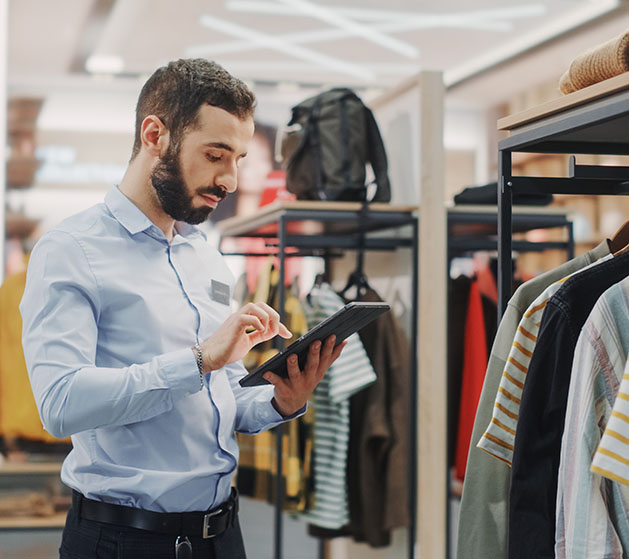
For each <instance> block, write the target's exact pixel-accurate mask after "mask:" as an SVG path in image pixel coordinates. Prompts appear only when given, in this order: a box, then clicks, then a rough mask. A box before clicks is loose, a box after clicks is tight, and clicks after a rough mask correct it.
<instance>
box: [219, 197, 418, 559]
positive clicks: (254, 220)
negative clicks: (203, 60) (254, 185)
mask: <svg viewBox="0 0 629 559" xmlns="http://www.w3.org/2000/svg"><path fill="white" fill-rule="evenodd" d="M304 222H314V223H316V224H318V232H317V233H316V234H311V235H305V234H301V233H295V232H293V231H292V229H294V224H298V223H304ZM269 225H273V226H274V230H272V231H270V232H269V229H268V226H269ZM218 228H219V230H220V233H221V238H220V242H219V250H221V252H223V254H225V255H229V254H239V255H242V254H247V255H249V256H267V255H269V254H274V255H276V256H277V257H278V258H279V261H280V282H279V309H278V310H279V313H280V317H281V319H282V320H283V319H284V314H285V312H284V304H285V295H286V294H285V283H284V281H283V278H284V277H285V270H286V258H287V257H291V256H293V255H295V254H298V255H299V256H306V255H309V256H323V257H325V256H326V255H327V254H328V253H329V251H331V250H337V251H338V250H343V251H347V250H353V251H358V253H357V258H358V261H359V269H360V267H361V266H360V264H361V259H362V258H363V251H367V250H385V251H394V250H397V249H400V248H406V249H410V252H411V259H410V261H411V270H410V274H411V294H410V295H411V317H412V320H411V331H410V340H409V341H410V348H411V350H410V355H409V360H410V364H411V384H412V385H411V386H410V387H409V394H410V395H411V401H410V417H411V424H410V429H409V431H410V434H409V437H410V440H409V455H410V460H409V470H408V475H409V502H408V507H409V518H410V523H409V531H408V557H409V559H413V558H414V557H415V541H416V533H415V532H416V528H415V526H416V518H417V502H416V494H417V454H418V453H417V402H416V399H415V398H414V395H415V394H416V393H417V320H416V317H417V313H418V219H417V215H416V208H415V207H413V206H394V205H390V204H381V203H374V204H369V207H368V210H367V211H365V208H364V207H363V204H361V203H354V202H305V201H304V202H276V203H273V204H270V205H268V206H265V207H263V208H261V209H260V211H259V212H258V213H256V215H255V216H251V217H249V216H247V217H246V218H241V217H235V218H231V219H227V220H225V221H222V222H220V223H219V224H218ZM370 233H377V235H378V236H372V235H368V234H370ZM227 238H266V239H269V241H270V242H268V243H266V244H265V248H264V249H263V250H261V251H259V252H251V251H246V252H244V253H243V252H242V251H238V250H237V249H235V250H234V249H229V248H228V249H225V247H224V246H223V245H224V241H225V239H227ZM289 247H290V248H291V249H292V248H297V249H298V250H299V252H297V253H293V252H287V249H288V248H289ZM280 343H281V344H282V345H283V344H284V342H283V341H281V342H280ZM280 349H281V348H280ZM276 429H277V430H278V436H277V472H278V476H279V475H280V474H281V472H282V451H281V444H282V425H280V426H279V427H277V428H276ZM276 490H277V493H276V495H275V505H274V507H275V508H274V512H275V515H274V538H273V542H274V553H273V557H274V558H275V559H282V557H284V554H283V550H282V539H283V525H282V520H283V519H282V506H281V504H282V501H283V493H282V484H281V483H276Z"/></svg>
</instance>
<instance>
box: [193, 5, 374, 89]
mask: <svg viewBox="0 0 629 559" xmlns="http://www.w3.org/2000/svg"><path fill="white" fill-rule="evenodd" d="M200 23H201V25H203V26H204V27H207V28H208V29H213V30H214V31H217V32H220V33H225V34H227V35H231V36H232V37H238V38H240V39H244V40H248V41H250V42H251V43H253V44H255V45H257V46H258V47H262V48H268V49H272V50H276V51H278V52H281V53H282V54H285V55H286V56H293V57H295V58H300V59H302V60H304V61H306V62H313V63H315V64H319V65H321V66H324V67H326V68H328V69H330V70H332V71H334V72H339V73H346V74H349V75H351V76H354V77H356V78H359V79H362V80H364V81H373V80H375V74H374V73H373V72H370V71H368V70H366V69H365V68H363V67H362V66H359V65H357V64H350V63H348V62H345V61H343V60H340V59H338V58H334V57H331V56H327V55H325V54H321V53H318V52H316V51H313V50H311V49H308V48H305V47H301V46H299V45H293V44H291V43H287V42H286V41H284V40H282V39H281V38H279V37H275V36H272V35H268V34H266V33H261V32H259V31H256V30H255V29H251V28H250V27H245V26H242V25H238V24H236V23H232V22H230V21H227V20H225V19H221V18H217V17H214V16H210V15H207V14H205V15H202V16H201V18H200ZM189 50H190V51H192V52H194V51H195V49H194V48H191V49H189Z"/></svg>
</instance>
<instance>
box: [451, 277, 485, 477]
mask: <svg viewBox="0 0 629 559" xmlns="http://www.w3.org/2000/svg"><path fill="white" fill-rule="evenodd" d="M486 369H487V340H486V335H485V319H484V318H483V303H482V299H481V293H480V289H479V286H478V282H477V281H473V282H472V285H471V286H470V295H469V300H468V306H467V315H466V317H465V340H464V346H463V381H462V386H461V406H460V413H459V426H458V427H459V428H458V434H457V444H456V456H455V459H454V474H455V476H456V478H457V479H459V480H461V481H462V480H463V479H464V477H465V467H466V465H467V454H468V451H469V448H470V439H471V438H472V429H473V427H474V418H475V416H476V408H477V407H478V400H479V399H480V394H481V390H482V388H483V381H484V379H485V370H486Z"/></svg>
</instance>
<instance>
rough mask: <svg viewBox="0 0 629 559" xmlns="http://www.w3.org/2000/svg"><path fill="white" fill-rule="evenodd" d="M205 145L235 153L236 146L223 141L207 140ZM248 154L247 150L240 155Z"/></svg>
mask: <svg viewBox="0 0 629 559" xmlns="http://www.w3.org/2000/svg"><path fill="white" fill-rule="evenodd" d="M203 145H204V146H205V147H208V148H218V149H224V150H225V151H229V152H230V153H234V148H233V147H231V146H230V145H229V144H225V143H223V142H206V143H205V144H203ZM246 156H247V152H245V153H243V154H241V155H240V157H246Z"/></svg>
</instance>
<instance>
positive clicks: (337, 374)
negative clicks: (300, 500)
mask: <svg viewBox="0 0 629 559" xmlns="http://www.w3.org/2000/svg"><path fill="white" fill-rule="evenodd" d="M343 306H344V302H343V300H342V299H341V298H340V297H339V296H338V295H337V294H336V293H335V292H334V291H333V290H332V288H331V287H330V286H329V285H328V284H325V283H324V284H322V285H321V286H319V287H318V288H317V287H315V288H313V290H312V291H311V293H310V296H309V300H308V301H305V302H304V312H305V314H306V317H307V319H308V325H309V327H310V328H312V327H313V326H315V325H316V324H318V323H319V322H321V321H322V320H325V319H326V318H328V317H329V316H331V315H332V314H334V313H335V312H336V311H338V310H339V309H340V308H341V307H343ZM347 341H348V343H347V346H346V347H345V349H343V352H342V353H341V355H340V357H339V358H338V359H337V360H336V361H335V362H334V364H333V365H332V366H331V367H330V368H329V369H328V371H327V372H326V374H325V376H324V377H323V379H322V380H321V382H320V383H319V384H318V385H317V388H316V389H315V391H314V395H313V401H314V412H315V427H314V460H313V471H314V491H315V497H314V505H313V507H312V509H311V510H310V511H308V512H306V513H305V514H304V518H305V519H306V520H307V521H308V522H310V523H312V524H314V525H316V526H320V527H322V528H329V529H336V528H341V527H343V526H345V525H346V524H348V523H349V508H348V502H347V483H346V467H347V450H348V445H349V398H350V396H352V395H353V394H355V393H356V392H358V391H360V390H362V389H363V388H366V387H367V386H369V385H370V384H371V383H373V382H374V381H375V380H376V373H375V372H374V370H373V367H372V366H371V362H370V361H369V357H367V354H366V352H365V348H364V347H363V344H362V342H361V341H360V338H359V337H358V335H357V334H353V335H352V336H350V337H349V338H348V339H347Z"/></svg>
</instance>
